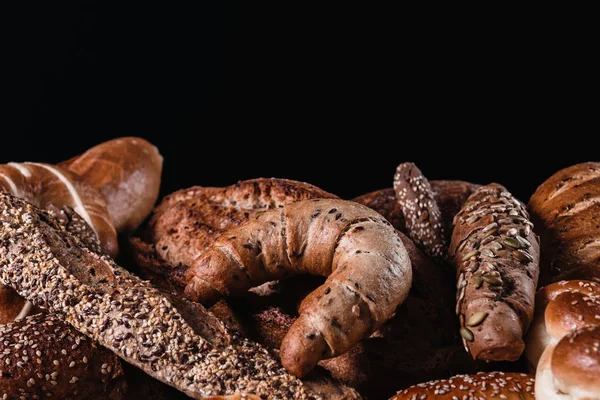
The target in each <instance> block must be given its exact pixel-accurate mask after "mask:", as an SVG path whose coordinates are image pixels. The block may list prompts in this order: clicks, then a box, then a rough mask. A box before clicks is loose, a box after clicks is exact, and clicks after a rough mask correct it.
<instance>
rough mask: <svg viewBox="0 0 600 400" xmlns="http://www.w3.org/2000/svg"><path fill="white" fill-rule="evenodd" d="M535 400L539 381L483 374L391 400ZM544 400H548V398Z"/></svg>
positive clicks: (513, 375) (414, 389)
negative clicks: (536, 384) (536, 382)
mask: <svg viewBox="0 0 600 400" xmlns="http://www.w3.org/2000/svg"><path fill="white" fill-rule="evenodd" d="M417 399H418V400H427V399H437V400H456V399H461V400H493V399H506V400H535V379H534V377H533V376H531V375H527V374H520V373H514V372H513V373H504V372H481V373H478V374H475V375H457V376H453V377H452V378H449V379H443V380H437V381H431V382H426V383H420V384H418V385H415V386H412V387H410V388H408V389H405V390H402V391H400V392H398V394H397V395H395V396H394V397H392V398H391V399H390V400H417ZM544 399H546V398H545V397H544Z"/></svg>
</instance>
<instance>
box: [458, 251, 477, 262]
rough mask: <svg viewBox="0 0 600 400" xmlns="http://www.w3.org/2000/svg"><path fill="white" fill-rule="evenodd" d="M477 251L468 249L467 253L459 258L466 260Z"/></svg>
mask: <svg viewBox="0 0 600 400" xmlns="http://www.w3.org/2000/svg"><path fill="white" fill-rule="evenodd" d="M477 253H478V251H477V250H472V251H469V252H468V253H467V254H465V255H464V256H463V258H462V260H461V261H467V260H468V259H469V258H471V257H473V256H475V255H477Z"/></svg>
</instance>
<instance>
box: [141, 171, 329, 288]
mask: <svg viewBox="0 0 600 400" xmlns="http://www.w3.org/2000/svg"><path fill="white" fill-rule="evenodd" d="M313 198H336V196H334V195H332V194H330V193H327V192H325V191H324V190H321V189H319V188H317V187H316V186H313V185H310V184H307V183H303V182H297V181H291V180H287V179H275V178H271V179H267V178H259V179H251V180H247V181H241V182H238V183H237V184H235V185H231V186H227V187H223V188H214V187H199V186H197V187H192V188H189V189H182V190H179V191H177V192H174V193H172V194H170V195H168V196H166V197H165V198H164V199H163V200H162V202H161V203H160V204H159V205H158V206H157V207H156V208H155V209H154V211H153V212H152V216H151V217H150V219H149V221H148V223H147V224H145V225H144V226H142V228H141V232H140V233H139V234H138V235H136V236H134V237H133V238H132V239H131V255H132V258H133V260H134V262H135V264H137V265H139V266H141V267H143V268H144V269H145V270H146V271H145V272H148V271H149V272H151V273H152V278H154V281H155V282H156V283H157V284H159V285H160V286H163V287H167V288H169V289H171V290H177V291H183V288H184V287H185V285H186V283H187V282H186V279H185V275H186V272H187V270H188V269H189V266H190V265H192V264H193V263H194V262H195V260H196V259H197V258H198V257H199V256H200V254H201V253H202V252H203V251H204V250H206V248H207V247H208V246H209V245H211V244H212V243H213V242H214V240H215V239H217V238H218V237H219V236H221V234H222V233H223V232H224V231H226V230H227V229H229V228H232V227H234V226H237V225H239V224H240V223H242V222H243V221H246V220H247V219H248V218H251V217H253V216H256V215H258V214H260V213H262V212H264V211H266V210H268V209H272V208H278V207H281V206H284V205H286V204H289V203H293V202H295V201H299V200H305V199H313Z"/></svg>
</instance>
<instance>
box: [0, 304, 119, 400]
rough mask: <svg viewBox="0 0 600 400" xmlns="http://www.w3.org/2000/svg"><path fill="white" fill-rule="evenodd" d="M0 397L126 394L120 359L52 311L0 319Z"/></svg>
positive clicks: (108, 396) (116, 397)
mask: <svg viewBox="0 0 600 400" xmlns="http://www.w3.org/2000/svg"><path fill="white" fill-rule="evenodd" d="M0 370H1V371H2V372H1V375H0V397H1V396H3V398H4V399H19V398H25V399H78V398H79V399H81V398H85V399H96V400H104V399H110V400H120V399H124V398H125V392H126V388H127V385H126V382H125V377H124V375H123V369H122V368H121V362H120V361H119V359H118V358H117V356H115V355H114V354H113V353H111V352H110V351H108V350H106V349H104V348H102V347H100V346H98V345H97V344H95V343H94V342H92V341H91V340H89V339H88V338H87V337H85V336H84V335H82V334H81V333H79V332H77V331H76V330H75V329H73V328H72V327H70V326H69V325H67V324H65V323H64V322H63V321H61V320H60V319H59V318H58V316H56V315H52V314H37V315H34V316H30V317H27V318H25V319H21V320H19V321H16V322H12V323H10V324H6V325H0Z"/></svg>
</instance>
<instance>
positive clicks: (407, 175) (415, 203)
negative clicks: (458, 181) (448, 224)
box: [394, 162, 448, 259]
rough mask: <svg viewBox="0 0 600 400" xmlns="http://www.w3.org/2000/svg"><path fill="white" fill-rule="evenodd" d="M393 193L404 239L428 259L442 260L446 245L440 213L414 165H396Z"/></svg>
mask: <svg viewBox="0 0 600 400" xmlns="http://www.w3.org/2000/svg"><path fill="white" fill-rule="evenodd" d="M394 191H395V193H396V201H397V202H398V203H399V204H400V206H401V208H402V214H403V215H404V221H405V225H406V233H407V235H408V236H409V237H410V238H411V239H412V240H413V241H414V242H415V244H416V245H417V246H419V247H420V248H421V249H422V250H423V251H424V252H425V253H426V254H427V255H428V256H430V257H433V258H434V259H443V258H444V257H446V252H447V248H448V243H447V242H446V237H445V235H444V225H443V223H442V213H441V212H440V208H439V207H438V204H437V202H436V200H435V196H434V194H433V190H432V189H431V185H430V184H429V181H428V180H427V178H425V176H423V173H421V170H420V169H419V168H417V166H416V165H415V164H413V163H410V162H405V163H402V164H400V165H398V168H397V169H396V174H395V175H394Z"/></svg>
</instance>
